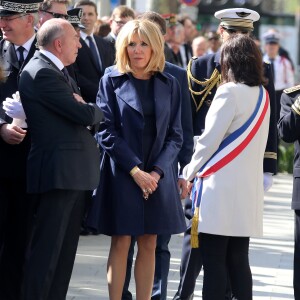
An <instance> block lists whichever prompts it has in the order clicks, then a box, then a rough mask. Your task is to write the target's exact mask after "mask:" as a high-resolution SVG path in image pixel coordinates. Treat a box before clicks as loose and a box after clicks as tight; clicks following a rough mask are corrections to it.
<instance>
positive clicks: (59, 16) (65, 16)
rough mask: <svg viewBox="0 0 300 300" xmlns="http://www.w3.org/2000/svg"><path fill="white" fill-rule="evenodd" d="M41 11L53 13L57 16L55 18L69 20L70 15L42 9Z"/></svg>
mask: <svg viewBox="0 0 300 300" xmlns="http://www.w3.org/2000/svg"><path fill="white" fill-rule="evenodd" d="M40 11H42V12H45V13H48V14H50V15H52V16H53V18H55V19H65V20H69V15H64V14H60V13H55V12H52V11H48V10H42V9H41V10H40Z"/></svg>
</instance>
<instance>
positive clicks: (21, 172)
mask: <svg viewBox="0 0 300 300" xmlns="http://www.w3.org/2000/svg"><path fill="white" fill-rule="evenodd" d="M36 50H37V48H36V39H34V41H33V43H32V45H31V48H30V51H29V53H28V55H27V57H26V59H25V61H24V63H23V67H24V66H25V65H26V64H27V63H28V61H29V60H30V59H31V57H32V56H33V54H34V52H35V51H36ZM0 63H1V67H2V68H3V72H4V76H5V78H6V80H5V82H2V83H0V124H3V123H11V121H12V119H11V118H10V117H8V116H7V115H6V114H5V112H4V110H3V108H2V102H3V101H4V100H5V99H6V97H10V98H11V97H12V94H14V93H15V92H16V91H17V90H18V76H19V72H20V67H19V62H18V57H17V54H16V51H15V47H14V45H13V44H12V43H10V42H8V41H6V40H2V41H1V42H0ZM29 149H30V132H29V131H27V134H26V136H25V138H24V140H23V141H22V142H21V143H20V144H18V145H10V144H7V143H6V142H4V141H3V140H2V138H0V166H1V170H2V171H1V172H0V177H1V178H11V179H12V178H18V179H22V180H23V179H25V177H26V160H27V155H28V152H29Z"/></svg>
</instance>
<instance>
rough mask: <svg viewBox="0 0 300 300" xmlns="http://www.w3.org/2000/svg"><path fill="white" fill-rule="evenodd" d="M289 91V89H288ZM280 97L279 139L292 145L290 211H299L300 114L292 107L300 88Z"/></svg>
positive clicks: (299, 94)
mask: <svg viewBox="0 0 300 300" xmlns="http://www.w3.org/2000/svg"><path fill="white" fill-rule="evenodd" d="M288 90H289V89H288ZM290 90H291V91H290V92H288V93H283V94H282V96H281V111H280V119H279V121H278V134H279V137H280V138H281V139H282V140H284V141H285V142H287V143H294V146H295V156H294V172H293V173H294V184H293V197H292V209H298V210H299V209H300V134H299V133H300V113H299V110H297V111H296V110H294V109H292V105H293V104H294V103H295V101H296V100H297V99H300V86H297V87H296V88H295V89H294V91H292V89H290Z"/></svg>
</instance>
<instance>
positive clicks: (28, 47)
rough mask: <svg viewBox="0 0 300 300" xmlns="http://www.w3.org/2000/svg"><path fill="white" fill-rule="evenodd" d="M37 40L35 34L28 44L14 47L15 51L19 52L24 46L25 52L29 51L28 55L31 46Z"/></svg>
mask: <svg viewBox="0 0 300 300" xmlns="http://www.w3.org/2000/svg"><path fill="white" fill-rule="evenodd" d="M34 39H35V34H34V35H33V36H32V37H31V38H30V39H29V40H28V41H27V42H26V43H24V44H23V45H19V46H17V45H14V46H15V50H17V49H18V48H19V47H21V46H23V47H24V48H25V50H26V51H27V53H28V52H29V50H30V48H31V45H32V43H33V41H34Z"/></svg>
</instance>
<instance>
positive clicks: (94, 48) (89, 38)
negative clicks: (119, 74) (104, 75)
mask: <svg viewBox="0 0 300 300" xmlns="http://www.w3.org/2000/svg"><path fill="white" fill-rule="evenodd" d="M86 39H87V40H88V41H89V43H90V49H91V52H92V55H93V59H94V62H95V64H96V66H97V68H98V70H99V71H101V66H100V61H99V57H98V53H97V50H96V46H95V44H94V41H93V39H92V37H91V36H87V38H86Z"/></svg>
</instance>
